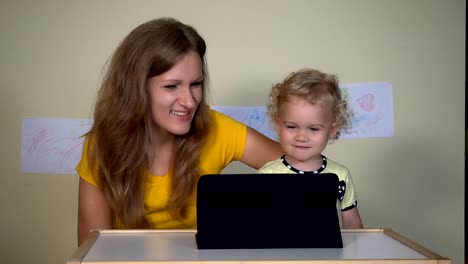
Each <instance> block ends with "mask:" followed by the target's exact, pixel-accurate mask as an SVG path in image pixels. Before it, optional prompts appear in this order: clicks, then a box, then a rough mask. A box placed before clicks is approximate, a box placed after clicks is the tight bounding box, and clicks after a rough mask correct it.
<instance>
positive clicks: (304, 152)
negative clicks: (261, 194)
mask: <svg viewBox="0 0 468 264" xmlns="http://www.w3.org/2000/svg"><path fill="white" fill-rule="evenodd" d="M268 115H269V116H270V118H271V120H272V122H273V124H274V125H275V127H276V130H277V133H278V136H279V141H280V144H281V146H282V147H283V149H284V151H285V153H286V154H285V155H283V156H282V157H281V158H280V159H277V160H274V161H271V162H269V163H267V164H265V165H264V166H263V167H262V168H260V169H259V170H258V172H259V173H301V174H318V173H334V174H336V175H337V176H338V178H339V187H338V190H337V199H338V200H339V201H340V206H341V219H342V224H343V228H362V222H361V217H360V216H359V212H358V209H357V200H356V194H355V191H354V187H353V182H352V180H351V175H350V173H349V170H348V169H347V168H346V167H345V166H343V165H341V164H338V163H337V162H335V161H332V160H330V159H328V158H326V157H325V156H323V155H322V151H323V150H324V149H325V147H326V146H327V143H328V142H329V141H333V140H335V139H338V137H339V136H340V132H339V130H340V129H342V130H344V131H347V130H348V129H349V126H350V117H351V113H350V111H349V109H348V106H347V103H346V100H345V99H343V98H342V96H341V91H340V88H339V86H338V79H337V77H336V76H334V75H330V74H326V73H323V72H320V71H318V70H314V69H301V70H299V71H297V72H293V73H291V74H290V75H289V76H288V77H287V78H286V79H285V80H284V81H283V82H281V83H278V84H276V85H274V86H273V87H272V90H271V94H270V102H269V103H268ZM311 176H313V175H311Z"/></svg>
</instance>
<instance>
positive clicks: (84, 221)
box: [78, 178, 112, 246]
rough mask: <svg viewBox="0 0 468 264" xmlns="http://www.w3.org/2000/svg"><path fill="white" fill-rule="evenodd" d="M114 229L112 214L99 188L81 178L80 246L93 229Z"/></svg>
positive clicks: (79, 193)
mask: <svg viewBox="0 0 468 264" xmlns="http://www.w3.org/2000/svg"><path fill="white" fill-rule="evenodd" d="M110 228H112V213H111V209H110V207H109V206H108V204H107V201H106V199H105V197H104V195H103V193H102V192H101V190H99V188H98V187H96V186H94V185H92V184H90V183H88V182H86V181H85V180H83V179H82V178H80V184H79V189H78V246H80V245H81V243H83V242H84V241H85V240H86V238H87V237H88V235H89V232H90V231H91V230H93V229H110Z"/></svg>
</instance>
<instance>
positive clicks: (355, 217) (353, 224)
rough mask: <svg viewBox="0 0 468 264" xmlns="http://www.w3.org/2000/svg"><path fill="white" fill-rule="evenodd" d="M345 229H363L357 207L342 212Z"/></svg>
mask: <svg viewBox="0 0 468 264" xmlns="http://www.w3.org/2000/svg"><path fill="white" fill-rule="evenodd" d="M341 220H342V223H343V228H363V226H362V222H361V216H359V211H358V209H357V207H354V208H353V209H350V210H347V211H343V212H341Z"/></svg>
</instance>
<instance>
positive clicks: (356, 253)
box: [67, 229, 451, 264]
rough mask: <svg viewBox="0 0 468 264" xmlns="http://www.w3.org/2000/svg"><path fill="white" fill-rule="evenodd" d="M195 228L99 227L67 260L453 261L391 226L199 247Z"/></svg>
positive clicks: (102, 263) (248, 263)
mask: <svg viewBox="0 0 468 264" xmlns="http://www.w3.org/2000/svg"><path fill="white" fill-rule="evenodd" d="M195 233H196V230H97V231H93V232H92V233H91V234H90V237H89V238H88V239H87V240H86V241H85V242H84V243H83V244H82V245H81V246H80V247H79V248H78V250H77V251H76V253H75V254H74V255H73V256H72V257H71V258H70V259H69V260H68V261H67V264H77V263H87V264H98V263H99V264H109V263H113V264H116V263H119V264H122V263H139V264H142V263H145V264H150V263H159V264H160V263H171V264H174V263H179V264H182V263H183V264H200V263H209V264H215V263H224V264H228V263H229V264H237V263H238V264H241V263H242V264H259V263H262V264H265V263H272V262H274V263H275V264H286V263H288V264H305V263H348V264H350V263H352V264H358V263H365V264H370V263H394V264H395V263H398V264H401V263H420V264H423V263H424V264H429V263H433V264H435V263H441V264H450V263H451V261H450V259H447V258H443V257H441V256H439V255H437V254H436V253H434V252H432V251H430V250H428V249H426V248H424V247H422V246H420V245H418V244H417V243H415V242H413V241H410V240H408V239H406V238H404V237H403V236H401V235H399V234H397V233H396V232H394V231H392V230H390V229H350V230H346V229H344V230H342V238H343V248H339V249H337V248H325V249H324V248H320V249H319V248H288V249H204V250H198V249H197V245H196V242H195Z"/></svg>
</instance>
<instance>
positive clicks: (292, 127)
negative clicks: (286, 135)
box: [286, 126, 296, 129]
mask: <svg viewBox="0 0 468 264" xmlns="http://www.w3.org/2000/svg"><path fill="white" fill-rule="evenodd" d="M286 128H287V129H294V128H296V127H295V126H286Z"/></svg>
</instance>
